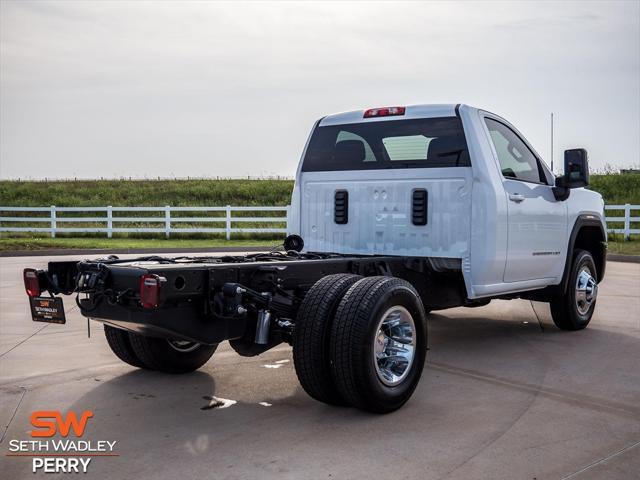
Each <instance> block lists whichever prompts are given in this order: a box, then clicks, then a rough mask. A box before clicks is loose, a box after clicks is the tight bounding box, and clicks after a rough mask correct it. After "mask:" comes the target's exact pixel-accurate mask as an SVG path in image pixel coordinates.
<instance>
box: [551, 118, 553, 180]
mask: <svg viewBox="0 0 640 480" xmlns="http://www.w3.org/2000/svg"><path fill="white" fill-rule="evenodd" d="M551 172H552V173H553V112H551Z"/></svg>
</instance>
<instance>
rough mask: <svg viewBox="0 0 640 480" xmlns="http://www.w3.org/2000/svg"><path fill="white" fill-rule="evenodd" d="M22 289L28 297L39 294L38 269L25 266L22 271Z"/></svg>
mask: <svg viewBox="0 0 640 480" xmlns="http://www.w3.org/2000/svg"><path fill="white" fill-rule="evenodd" d="M22 275H23V278H24V289H25V290H26V291H27V295H29V296H30V297H39V296H40V293H41V292H40V281H39V280H38V271H37V270H36V269H34V268H25V269H24V272H23V274H22Z"/></svg>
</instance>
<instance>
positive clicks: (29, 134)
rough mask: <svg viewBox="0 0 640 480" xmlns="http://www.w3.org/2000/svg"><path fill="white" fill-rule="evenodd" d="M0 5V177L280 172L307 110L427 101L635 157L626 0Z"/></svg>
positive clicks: (636, 84) (635, 75)
mask: <svg viewBox="0 0 640 480" xmlns="http://www.w3.org/2000/svg"><path fill="white" fill-rule="evenodd" d="M1 5H2V7H1V12H0V22H1V24H0V27H1V28H0V32H1V33H0V49H1V52H0V53H1V55H0V93H1V95H0V117H1V118H0V120H1V122H0V123H1V124H0V176H2V177H15V176H21V177H25V176H32V177H38V176H42V177H44V176H47V177H53V176H75V175H77V176H85V177H91V176H119V175H125V176H129V175H132V176H145V175H151V176H155V175H168V174H169V172H176V171H177V172H178V173H177V174H178V175H181V173H180V172H184V174H185V175H187V174H188V175H192V176H194V175H203V174H205V175H209V176H216V175H223V176H224V175H237V176H240V175H247V174H256V173H257V172H267V173H274V174H282V175H292V174H293V173H294V172H295V166H296V163H297V160H298V158H299V155H300V151H301V149H302V146H303V145H304V142H305V140H306V137H307V135H308V130H309V129H310V127H311V125H312V124H313V122H314V121H315V120H316V119H317V118H318V117H320V116H322V115H325V114H327V113H331V112H334V111H344V110H349V109H355V108H362V107H366V106H377V105H385V104H403V103H406V104H410V103H442V102H465V103H470V104H474V105H476V106H481V107H484V108H487V109H490V110H493V111H496V112H497V113H500V114H502V115H504V116H505V117H506V118H508V119H510V120H511V121H513V122H514V123H515V124H516V125H517V126H518V127H519V128H520V130H521V131H523V132H524V133H525V135H526V136H527V137H528V139H529V140H530V141H531V142H532V143H533V144H534V145H535V146H536V148H537V149H538V151H539V152H540V153H542V154H543V155H545V156H546V157H548V156H549V154H548V148H549V147H548V138H549V135H548V116H549V112H551V111H554V112H556V120H557V130H556V145H557V149H556V153H555V156H556V159H558V158H560V157H561V151H562V149H563V148H565V147H566V148H569V147H575V146H586V147H587V148H588V149H589V150H590V152H591V160H592V164H593V165H595V166H598V165H604V163H607V162H608V163H614V164H619V165H628V164H631V163H637V162H638V154H639V152H638V151H639V150H640V146H639V144H640V138H639V135H640V133H639V132H640V120H639V119H638V114H637V112H638V111H640V51H639V48H640V47H639V45H640V20H639V18H640V5H639V4H638V3H636V2H626V3H625V2H619V3H614V2H607V3H606V5H605V4H598V3H584V4H582V3H576V2H570V3H552V2H545V3H544V7H545V8H544V9H541V8H540V4H539V3H538V2H514V3H513V4H505V3H504V2H488V3H480V2H461V3H453V2H442V3H437V2H428V3H419V2H389V3H381V2H353V3H350V2H340V3H337V2H335V3H334V2H328V3H307V2H305V3H302V2H295V3H294V2H269V3H262V2H252V3H240V2H230V3H218V2H216V3H213V2H91V1H83V2H76V1H68V2H61V1H47V2H33V1H30V2H16V1H3V2H2V4H1ZM507 5H508V6H507ZM605 7H606V8H605ZM601 119H607V120H606V121H602V120H601ZM612 139H615V141H612Z"/></svg>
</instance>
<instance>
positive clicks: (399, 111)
mask: <svg viewBox="0 0 640 480" xmlns="http://www.w3.org/2000/svg"><path fill="white" fill-rule="evenodd" d="M404 111H405V107H382V108H370V109H369V110H367V111H365V112H364V118H372V117H395V116H396V115H404Z"/></svg>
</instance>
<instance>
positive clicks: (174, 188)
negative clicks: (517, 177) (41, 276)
mask: <svg viewBox="0 0 640 480" xmlns="http://www.w3.org/2000/svg"><path fill="white" fill-rule="evenodd" d="M292 188H293V181H292V180H81V181H49V182H29V181H7V180H3V181H0V206H49V205H56V206H61V207H65V206H107V205H112V206H164V205H171V206H197V207H200V206H224V205H233V206H251V205H254V206H270V205H274V206H279V205H287V204H288V203H289V202H290V198H291V190H292ZM589 188H590V189H592V190H595V191H598V192H600V193H601V194H602V195H603V197H604V199H605V203H607V204H609V205H611V204H624V203H631V204H640V175H634V174H629V175H619V174H608V175H592V176H591V185H590V186H589ZM19 215H20V214H12V216H19ZM32 215H33V214H28V215H27V216H32ZM68 215H69V216H73V215H74V214H68ZM149 215H150V214H147V213H140V214H138V213H133V212H132V213H128V214H127V216H130V217H135V216H149ZM186 215H188V216H198V215H199V214H197V213H188V214H186ZM251 215H252V214H248V216H251ZM272 215H273V216H281V215H282V214H281V213H274V214H269V213H266V214H260V216H272ZM96 216H100V214H97V215H96ZM214 216H215V214H214ZM237 216H242V214H238V215H237ZM158 220H159V222H161V221H162V219H161V218H159V219H158ZM198 225H202V226H205V227H206V226H219V225H212V224H205V223H201V224H194V225H186V224H182V226H184V227H187V226H198ZM267 225H269V224H265V225H264V226H267ZM21 226H27V225H26V224H22V225H21ZM76 226H78V227H80V226H103V225H83V224H76ZM121 226H136V224H135V223H132V224H126V225H125V224H122V225H121ZM153 226H160V225H153ZM245 226H246V227H249V226H251V227H254V226H263V225H245ZM269 226H272V227H278V228H279V227H282V226H283V225H278V224H270V225H269ZM633 226H634V227H635V228H638V227H637V224H636V225H633ZM615 227H616V228H618V225H615ZM235 237H236V238H235V239H234V240H232V241H231V242H227V241H226V240H224V238H222V236H221V235H206V234H177V235H174V237H173V238H171V239H168V240H167V239H165V238H162V234H157V235H154V234H119V235H118V234H116V235H115V238H113V239H107V238H105V237H104V235H101V234H95V235H93V234H82V235H74V236H73V237H70V236H65V235H63V234H59V235H58V238H55V239H52V238H49V237H48V236H47V234H30V233H29V234H11V235H9V234H6V233H5V234H2V237H1V238H0V250H20V249H45V248H46V249H48V248H74V247H76V248H155V247H157V248H177V247H184V248H200V247H203V248H206V247H207V246H209V247H215V246H222V245H230V246H248V245H270V244H272V243H274V242H275V241H276V240H277V238H278V237H279V235H268V234H267V235H248V234H244V235H235ZM609 251H610V252H611V253H625V254H635V255H637V254H640V239H637V238H634V239H633V240H632V241H628V242H624V241H621V239H620V238H619V237H613V238H611V241H610V242H609Z"/></svg>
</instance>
